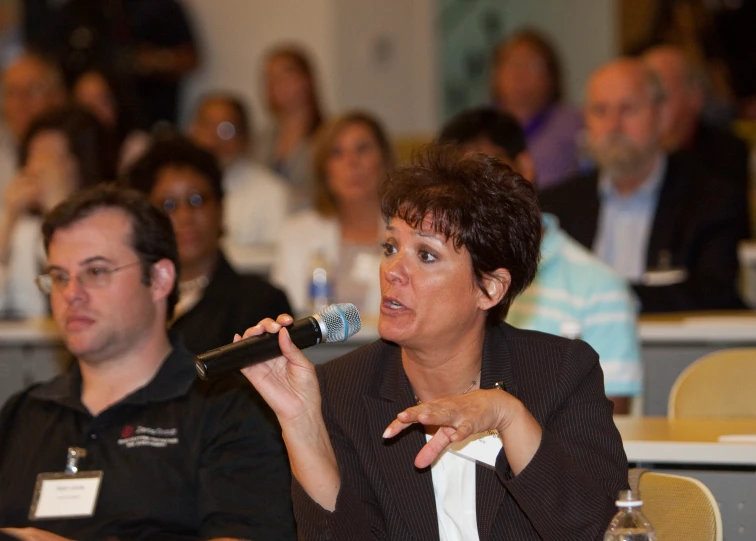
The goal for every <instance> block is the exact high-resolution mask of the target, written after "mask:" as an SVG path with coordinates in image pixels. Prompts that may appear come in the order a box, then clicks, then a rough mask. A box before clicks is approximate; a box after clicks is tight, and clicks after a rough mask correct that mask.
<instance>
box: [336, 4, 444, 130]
mask: <svg viewBox="0 0 756 541" xmlns="http://www.w3.org/2000/svg"><path fill="white" fill-rule="evenodd" d="M435 4H436V0H379V1H376V0H334V6H335V16H336V21H337V24H336V40H335V43H336V44H337V45H338V46H337V48H336V51H335V58H336V66H337V79H336V81H335V82H336V83H337V88H336V103H337V104H338V106H339V107H340V108H341V109H347V108H354V107H362V108H367V109H369V110H371V111H373V112H375V113H377V114H378V115H379V116H380V118H382V119H383V121H384V122H385V123H386V125H387V126H389V127H390V129H391V131H392V132H393V133H394V134H412V133H428V132H433V131H434V130H435V129H436V123H437V111H438V106H437V99H438V98H437V93H438V84H437V82H438V79H437V60H436V31H435V13H436V9H435Z"/></svg>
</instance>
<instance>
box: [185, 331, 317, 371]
mask: <svg viewBox="0 0 756 541" xmlns="http://www.w3.org/2000/svg"><path fill="white" fill-rule="evenodd" d="M286 330H287V331H289V336H291V341H292V342H294V345H296V346H297V347H298V348H299V349H304V348H308V347H310V346H314V345H316V344H319V343H320V342H321V339H322V333H321V331H320V325H319V324H318V322H317V320H316V319H315V318H314V317H313V316H310V317H308V318H304V319H300V320H297V321H295V322H294V323H292V324H291V325H288V326H287V327H286ZM280 355H282V353H281V347H280V346H279V345H278V333H275V334H273V333H263V334H261V335H258V336H251V337H249V338H245V339H244V340H239V341H238V342H234V343H233V344H226V345H225V346H221V347H219V348H216V349H212V350H210V351H208V352H207V353H203V354H202V355H198V356H197V359H196V360H195V361H194V364H195V366H196V367H197V373H198V374H199V376H200V377H201V378H202V379H208V378H210V377H212V376H215V375H218V374H222V373H224V372H231V371H233V370H239V369H241V368H244V367H245V366H250V365H253V364H257V363H261V362H264V361H267V360H269V359H273V358H274V357H279V356H280Z"/></svg>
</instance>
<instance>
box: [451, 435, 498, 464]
mask: <svg viewBox="0 0 756 541" xmlns="http://www.w3.org/2000/svg"><path fill="white" fill-rule="evenodd" d="M501 448H502V444H501V438H499V433H498V432H497V431H496V430H487V431H486V432H480V433H478V434H473V435H472V436H470V437H468V438H466V439H464V440H462V441H459V442H457V443H452V444H451V445H449V447H447V450H448V451H449V452H451V453H454V454H455V455H457V456H460V457H462V458H466V459H467V460H472V461H473V462H477V463H478V464H481V465H484V466H489V467H491V468H495V467H496V457H497V456H499V451H501Z"/></svg>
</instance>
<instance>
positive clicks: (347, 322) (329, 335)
mask: <svg viewBox="0 0 756 541" xmlns="http://www.w3.org/2000/svg"><path fill="white" fill-rule="evenodd" d="M318 315H319V316H320V319H321V321H322V322H323V323H324V324H325V328H326V335H325V336H324V337H323V341H324V342H343V341H344V340H346V339H347V338H349V337H351V336H354V335H355V334H357V332H359V330H360V329H361V328H362V319H361V318H360V313H359V312H358V311H357V307H356V306H355V305H354V304H352V303H349V302H345V303H341V304H331V305H329V306H326V307H325V308H323V309H322V310H321V311H320V312H318Z"/></svg>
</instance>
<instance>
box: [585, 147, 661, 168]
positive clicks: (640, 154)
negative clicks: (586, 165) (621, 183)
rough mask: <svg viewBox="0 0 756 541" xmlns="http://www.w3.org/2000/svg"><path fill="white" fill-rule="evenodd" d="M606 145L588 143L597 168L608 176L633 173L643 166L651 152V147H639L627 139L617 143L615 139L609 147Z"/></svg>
mask: <svg viewBox="0 0 756 541" xmlns="http://www.w3.org/2000/svg"><path fill="white" fill-rule="evenodd" d="M606 147H607V145H606V144H599V145H596V144H594V143H589V144H588V149H589V151H590V153H591V155H592V156H593V159H594V160H596V163H597V164H598V166H599V169H600V170H601V172H602V173H603V174H606V175H608V176H610V177H623V176H626V175H631V174H633V173H635V172H636V171H638V170H639V169H642V168H643V166H644V165H645V164H646V161H647V160H648V158H649V156H651V155H652V154H653V150H652V149H650V148H649V149H643V148H640V147H638V146H637V145H635V144H634V143H631V142H629V141H627V140H625V141H620V142H619V144H618V142H617V141H615V142H614V144H612V145H611V148H606Z"/></svg>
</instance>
